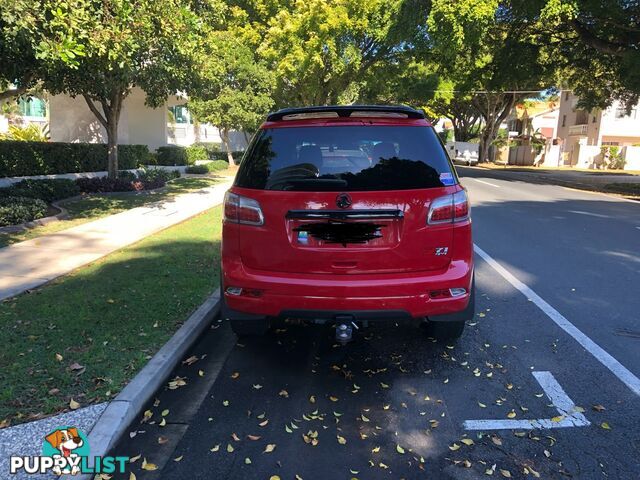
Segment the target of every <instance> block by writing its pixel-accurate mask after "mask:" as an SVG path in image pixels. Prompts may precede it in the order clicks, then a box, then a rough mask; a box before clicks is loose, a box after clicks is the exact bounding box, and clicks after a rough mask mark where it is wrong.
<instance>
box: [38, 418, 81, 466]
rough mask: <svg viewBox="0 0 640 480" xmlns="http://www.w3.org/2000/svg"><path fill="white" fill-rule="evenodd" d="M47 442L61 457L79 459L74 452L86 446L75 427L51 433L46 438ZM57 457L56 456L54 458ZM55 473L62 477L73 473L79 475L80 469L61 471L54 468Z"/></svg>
mask: <svg viewBox="0 0 640 480" xmlns="http://www.w3.org/2000/svg"><path fill="white" fill-rule="evenodd" d="M45 440H46V441H47V442H49V444H50V445H51V446H52V447H53V448H54V449H56V450H58V451H59V452H60V454H59V456H61V457H67V458H68V457H77V456H78V455H77V454H75V453H73V451H74V450H76V449H78V448H80V447H82V446H83V445H84V440H82V438H81V437H80V434H79V433H78V429H77V428H75V427H68V428H61V429H59V430H55V431H53V432H51V433H50V434H49V435H47V436H46V437H45ZM55 456H57V455H54V457H55ZM53 471H54V473H56V474H57V475H61V474H63V473H71V474H72V475H75V474H76V473H79V471H80V470H79V468H78V467H77V466H76V467H73V468H72V469H71V470H69V469H68V468H65V469H61V468H60V467H54V469H53Z"/></svg>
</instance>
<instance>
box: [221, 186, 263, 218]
mask: <svg viewBox="0 0 640 480" xmlns="http://www.w3.org/2000/svg"><path fill="white" fill-rule="evenodd" d="M224 221H225V222H232V223H241V224H243V225H264V216H263V215H262V210H261V209H260V204H259V203H258V202H257V201H255V200H254V199H252V198H248V197H243V196H242V195H237V194H235V193H231V192H227V193H226V194H225V196H224Z"/></svg>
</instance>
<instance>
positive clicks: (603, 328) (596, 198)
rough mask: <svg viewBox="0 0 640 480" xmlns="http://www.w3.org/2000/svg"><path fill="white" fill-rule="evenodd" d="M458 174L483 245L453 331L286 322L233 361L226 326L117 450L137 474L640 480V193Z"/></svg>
mask: <svg viewBox="0 0 640 480" xmlns="http://www.w3.org/2000/svg"><path fill="white" fill-rule="evenodd" d="M460 173H461V174H462V175H463V177H464V178H463V183H464V184H465V186H466V187H467V188H468V190H469V192H470V196H471V199H472V205H473V210H472V215H473V221H474V228H475V231H474V235H475V243H476V245H477V247H478V248H479V250H478V251H479V252H481V255H477V256H476V257H477V264H476V268H477V270H476V286H477V288H478V295H477V316H476V318H475V320H474V321H472V322H470V323H469V325H468V327H467V330H466V331H465V334H464V336H463V337H462V338H461V339H460V340H459V341H458V342H457V343H455V344H446V343H445V344H440V343H436V342H433V341H431V340H429V339H428V338H427V337H426V335H424V333H423V332H422V331H420V330H419V329H418V328H417V327H416V326H413V325H408V324H399V325H396V324H394V322H389V323H384V324H376V325H373V326H371V327H370V328H368V329H366V330H365V331H363V332H361V333H360V334H359V335H358V336H357V338H356V340H355V341H354V342H352V343H351V344H349V345H347V346H337V345H336V344H335V342H334V340H333V332H332V331H331V330H330V329H329V328H328V327H326V328H325V327H309V326H304V325H291V324H283V325H280V326H279V327H278V328H277V329H275V330H274V331H272V332H271V333H270V334H269V335H268V336H266V337H264V338H259V339H251V340H243V341H242V342H240V343H236V345H235V346H234V347H233V349H232V350H231V353H230V354H229V355H228V357H226V358H221V356H220V355H217V352H218V351H220V350H221V348H220V346H221V345H223V344H225V343H227V342H234V341H235V337H234V336H233V335H232V334H231V332H230V331H229V329H228V326H227V325H225V324H223V323H216V324H215V325H214V328H212V329H211V330H210V331H209V332H208V333H207V334H206V335H204V336H203V338H202V339H201V340H200V341H199V343H198V344H197V345H196V346H195V347H194V349H193V352H192V357H191V358H190V359H189V361H188V362H186V363H184V364H183V365H181V367H180V368H179V369H178V370H177V371H176V372H175V376H179V377H181V378H183V379H184V383H185V385H183V386H180V387H178V388H176V389H169V388H165V389H163V390H162V391H159V392H157V398H156V400H155V401H154V402H153V404H151V405H149V410H150V411H151V412H153V416H152V417H151V418H148V419H147V420H146V421H144V420H143V419H141V423H138V422H136V423H135V424H133V425H131V427H130V434H129V436H127V437H126V438H124V439H122V441H121V442H120V444H119V445H118V446H117V447H116V449H115V452H114V453H115V454H117V455H128V456H130V457H134V458H135V457H137V456H138V455H141V457H140V458H138V459H137V460H136V461H135V462H133V463H131V464H130V469H131V471H132V472H134V473H135V475H136V477H137V478H138V479H156V478H162V479H269V478H270V477H271V476H273V475H277V476H279V478H281V479H297V478H302V479H305V480H309V479H341V478H344V479H351V478H357V479H400V478H405V479H475V478H487V475H488V474H492V476H493V477H497V478H544V479H567V478H578V479H601V478H607V479H624V480H628V479H629V480H634V479H638V478H640V429H639V428H638V427H639V426H640V408H639V407H640V391H639V390H638V389H637V388H636V387H637V386H638V385H639V384H640V383H635V382H640V380H638V377H640V355H638V352H639V351H640V349H639V347H640V314H639V313H638V312H639V311H640V295H639V292H640V288H639V287H638V285H639V280H640V248H639V247H640V205H639V204H635V203H633V202H625V201H622V200H617V199H615V198H612V197H607V196H603V195H598V194H591V193H585V192H578V191H573V190H569V189H565V188H563V187H559V186H551V185H533V184H527V183H524V182H521V181H511V180H509V179H505V177H504V174H502V175H500V177H499V178H492V177H494V175H493V174H492V172H489V171H485V170H479V169H467V168H461V169H460ZM496 177H497V176H496ZM514 285H515V286H514ZM516 287H517V288H516ZM523 291H524V294H523ZM181 383H182V382H181ZM162 413H165V415H164V416H163V415H162ZM162 419H164V421H161V420H162ZM531 421H534V422H533V424H532V422H531ZM504 422H507V423H506V424H505V423H504ZM513 422H520V423H513ZM161 424H163V426H161ZM476 428H480V430H476ZM305 437H306V438H305ZM145 458H146V460H147V463H153V464H155V466H156V467H157V469H156V470H143V469H142V468H141V467H142V462H143V459H145ZM536 475H538V477H536ZM115 478H118V477H115ZM120 478H126V479H128V478H129V473H127V474H126V475H123V476H121V477H120Z"/></svg>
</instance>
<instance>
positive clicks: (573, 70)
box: [514, 0, 640, 109]
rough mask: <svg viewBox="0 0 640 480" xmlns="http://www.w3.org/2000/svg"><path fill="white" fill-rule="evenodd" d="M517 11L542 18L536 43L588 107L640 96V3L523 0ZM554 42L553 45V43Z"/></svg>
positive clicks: (628, 102) (530, 17)
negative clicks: (531, 0)
mask: <svg viewBox="0 0 640 480" xmlns="http://www.w3.org/2000/svg"><path fill="white" fill-rule="evenodd" d="M514 7H515V11H516V13H517V14H519V15H521V16H522V17H523V18H524V19H526V20H527V21H529V22H536V21H538V19H539V23H538V25H540V28H539V29H538V32H537V36H536V41H537V42H538V43H539V44H540V45H541V46H542V47H543V53H544V55H545V56H546V58H547V59H548V62H549V63H552V64H553V66H554V68H555V69H556V70H557V72H558V75H557V76H558V81H559V82H560V83H562V84H567V85H568V86H570V88H572V89H573V91H574V93H575V94H576V95H578V96H579V98H580V106H581V107H583V108H586V109H591V108H595V107H598V108H604V107H607V106H609V105H611V102H612V101H613V100H614V99H620V100H621V101H622V102H623V103H625V104H626V105H627V106H628V107H629V108H630V107H631V106H633V105H635V104H636V103H637V102H638V99H639V96H640V35H639V32H640V23H639V20H638V19H639V18H640V3H638V2H637V1H619V0H581V1H577V0H571V1H567V0H537V1H534V2H530V1H528V0H519V1H517V2H514ZM550 39H554V40H555V41H550Z"/></svg>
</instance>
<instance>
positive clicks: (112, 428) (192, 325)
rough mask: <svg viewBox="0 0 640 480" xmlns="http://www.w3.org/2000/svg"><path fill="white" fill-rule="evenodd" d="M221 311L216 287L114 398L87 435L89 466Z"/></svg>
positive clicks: (81, 478)
mask: <svg viewBox="0 0 640 480" xmlns="http://www.w3.org/2000/svg"><path fill="white" fill-rule="evenodd" d="M219 311H220V293H219V291H218V290H216V292H215V293H213V294H211V295H210V296H209V297H208V298H207V299H206V300H205V302H204V303H203V304H202V305H200V307H198V309H197V310H196V311H195V312H193V313H192V314H191V316H190V317H189V318H188V319H187V321H186V322H185V323H184V324H183V325H182V327H180V329H179V330H178V331H177V332H176V333H175V334H174V335H173V337H171V339H170V340H169V341H168V342H167V343H165V344H164V346H163V347H162V348H161V349H160V350H159V351H158V353H156V354H155V355H154V356H153V358H152V359H151V360H149V362H148V363H147V364H146V365H145V366H144V368H143V369H142V370H140V372H139V373H138V374H137V375H136V376H135V377H134V378H133V380H131V382H129V384H128V385H127V386H126V387H125V388H124V389H123V390H122V391H121V392H120V394H118V396H117V397H116V398H115V399H113V401H111V402H110V403H109V405H108V406H107V408H106V409H105V411H104V412H103V413H102V415H101V416H100V418H99V419H98V421H97V422H96V423H95V425H94V426H93V428H92V429H91V432H90V433H89V435H88V440H89V445H90V447H91V454H90V455H89V465H94V464H95V463H94V458H95V457H104V456H106V455H107V454H108V453H109V452H110V450H111V449H112V448H113V447H114V446H115V445H116V443H117V441H118V440H119V439H120V437H121V436H122V435H123V434H124V433H125V431H126V430H127V428H128V427H129V425H130V424H131V422H133V420H134V419H135V418H136V417H137V416H139V415H140V414H141V413H142V410H143V408H144V407H145V405H146V404H147V402H149V400H151V398H152V397H153V395H154V394H155V393H156V390H158V389H159V388H160V387H162V385H163V384H164V383H165V382H166V380H167V379H168V377H169V375H170V374H171V372H172V371H173V369H174V368H175V367H176V366H177V365H178V363H180V361H181V360H182V359H183V357H184V355H185V354H186V353H187V352H188V350H189V349H190V348H191V347H192V346H193V345H194V344H195V342H196V341H197V340H198V338H200V335H201V334H202V333H203V332H204V331H205V330H206V329H207V328H209V326H210V325H211V323H212V321H213V319H214V318H215V317H216V316H217V315H218V313H219ZM93 477H94V474H84V475H75V476H68V475H67V476H64V477H62V478H64V479H66V480H89V479H92V478H93Z"/></svg>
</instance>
